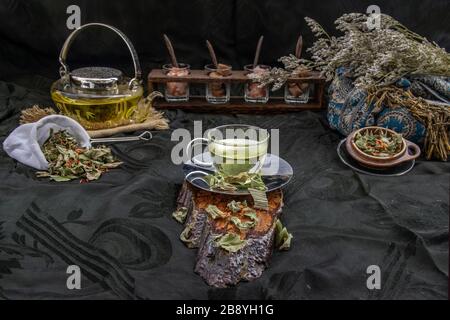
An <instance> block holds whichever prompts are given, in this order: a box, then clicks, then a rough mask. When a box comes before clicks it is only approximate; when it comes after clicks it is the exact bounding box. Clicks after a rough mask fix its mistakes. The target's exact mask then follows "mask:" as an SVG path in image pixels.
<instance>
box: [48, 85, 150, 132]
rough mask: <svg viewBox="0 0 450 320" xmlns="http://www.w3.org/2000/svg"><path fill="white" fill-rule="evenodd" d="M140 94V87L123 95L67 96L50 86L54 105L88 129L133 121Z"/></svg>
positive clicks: (141, 92)
mask: <svg viewBox="0 0 450 320" xmlns="http://www.w3.org/2000/svg"><path fill="white" fill-rule="evenodd" d="M142 95H143V89H142V88H139V89H138V90H136V92H134V93H131V94H129V95H125V96H119V97H99V98H81V97H69V96H67V95H66V94H65V93H64V92H61V91H59V90H57V89H56V88H52V92H51V96H52V99H53V101H54V103H55V105H56V107H57V108H58V109H59V110H60V111H61V112H62V113H63V114H64V115H67V116H69V117H71V118H73V119H75V120H76V121H78V122H79V123H80V124H81V125H82V126H83V127H84V128H86V129H88V130H97V129H104V128H113V127H117V126H122V125H127V124H130V123H132V122H134V119H133V115H134V113H135V112H136V110H137V105H138V102H139V100H140V99H141V98H142Z"/></svg>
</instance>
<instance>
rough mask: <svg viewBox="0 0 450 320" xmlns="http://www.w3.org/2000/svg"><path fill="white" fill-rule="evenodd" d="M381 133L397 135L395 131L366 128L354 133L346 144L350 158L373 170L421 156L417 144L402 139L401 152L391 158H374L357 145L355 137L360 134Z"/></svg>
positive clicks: (389, 166)
mask: <svg viewBox="0 0 450 320" xmlns="http://www.w3.org/2000/svg"><path fill="white" fill-rule="evenodd" d="M368 130H370V131H375V132H377V131H381V132H383V133H387V134H388V135H395V134H397V133H396V132H395V131H393V130H390V129H386V128H381V127H366V128H362V129H359V130H356V131H354V132H352V133H351V134H350V135H349V136H348V137H347V140H346V142H345V146H346V148H347V151H348V153H349V154H350V156H351V157H352V158H353V159H355V160H356V161H358V162H359V163H360V164H361V165H363V166H365V167H368V168H372V169H387V168H391V167H393V166H396V165H399V164H400V163H403V162H406V161H411V160H414V159H416V158H418V157H419V156H420V148H419V146H418V145H416V144H415V143H412V142H411V141H408V140H406V139H404V138H402V146H401V148H400V151H399V152H397V153H396V154H393V155H391V156H373V155H369V154H366V153H364V152H363V151H362V150H360V149H359V148H358V147H357V146H356V144H355V136H356V134H358V133H364V132H365V131H368Z"/></svg>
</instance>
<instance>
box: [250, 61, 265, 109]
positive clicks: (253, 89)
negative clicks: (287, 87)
mask: <svg viewBox="0 0 450 320" xmlns="http://www.w3.org/2000/svg"><path fill="white" fill-rule="evenodd" d="M244 70H245V71H248V73H247V75H248V74H251V73H254V74H258V73H264V72H270V67H269V66H266V65H261V64H260V65H257V66H256V67H255V68H253V65H251V64H249V65H246V66H245V67H244ZM244 98H245V101H246V102H251V103H267V101H269V88H268V87H267V86H263V87H261V86H260V83H258V82H253V81H251V82H247V83H246V84H245V90H244Z"/></svg>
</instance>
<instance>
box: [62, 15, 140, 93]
mask: <svg viewBox="0 0 450 320" xmlns="http://www.w3.org/2000/svg"><path fill="white" fill-rule="evenodd" d="M93 26H97V27H105V28H108V29H110V30H112V31H114V32H115V33H117V34H118V35H119V36H120V37H121V38H122V40H123V41H124V42H125V44H126V45H127V47H128V50H130V53H131V57H132V59H133V65H134V78H133V79H131V80H130V82H129V84H128V85H129V87H130V88H132V87H134V86H136V85H138V84H140V83H141V77H142V71H141V65H140V64H139V58H138V55H137V53H136V50H135V49H134V46H133V44H132V43H131V41H130V39H128V37H127V36H126V35H125V34H124V33H123V32H122V31H120V30H119V29H117V28H115V27H112V26H110V25H107V24H103V23H88V24H85V25H82V26H81V27H79V28H77V29H76V30H74V31H73V32H72V33H71V34H70V35H69V37H68V38H67V39H66V41H65V42H64V45H63V47H62V49H61V52H60V54H59V63H60V64H61V68H60V69H59V74H60V75H61V77H62V78H64V77H66V76H67V75H69V73H70V69H69V66H68V65H67V62H66V60H67V55H68V53H69V49H70V46H71V45H72V42H73V41H74V40H75V38H76V36H77V35H78V34H79V33H80V32H81V31H82V30H84V29H86V28H88V27H93Z"/></svg>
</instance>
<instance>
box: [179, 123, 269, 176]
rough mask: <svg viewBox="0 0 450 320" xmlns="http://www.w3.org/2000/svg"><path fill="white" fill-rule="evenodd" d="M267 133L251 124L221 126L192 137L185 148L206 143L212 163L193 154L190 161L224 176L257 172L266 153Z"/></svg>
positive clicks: (189, 148) (262, 163)
mask: <svg viewBox="0 0 450 320" xmlns="http://www.w3.org/2000/svg"><path fill="white" fill-rule="evenodd" d="M269 137H270V135H269V132H268V131H267V130H266V129H261V128H258V127H255V126H248V125H235V124H233V125H224V126H220V127H216V128H214V129H211V130H208V132H207V134H206V138H196V139H193V140H192V141H191V142H190V143H189V145H188V147H187V148H188V151H189V150H191V148H192V146H193V145H194V144H195V143H196V142H202V143H206V144H207V145H208V151H209V153H210V154H211V158H212V162H203V161H200V160H198V159H196V158H195V157H194V158H192V162H194V163H195V164H197V165H200V166H205V167H211V166H213V167H215V169H216V170H217V171H218V172H220V173H222V174H224V175H227V176H237V175H239V174H242V173H259V172H260V171H261V168H262V166H263V165H264V160H265V158H266V155H267V149H268V145H269Z"/></svg>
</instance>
